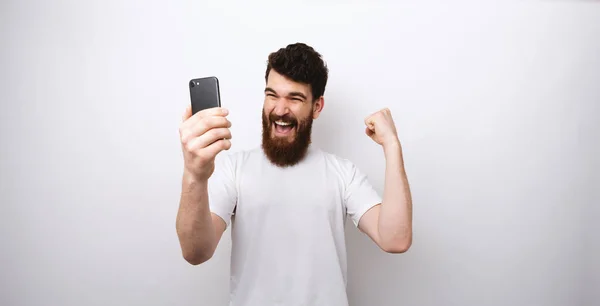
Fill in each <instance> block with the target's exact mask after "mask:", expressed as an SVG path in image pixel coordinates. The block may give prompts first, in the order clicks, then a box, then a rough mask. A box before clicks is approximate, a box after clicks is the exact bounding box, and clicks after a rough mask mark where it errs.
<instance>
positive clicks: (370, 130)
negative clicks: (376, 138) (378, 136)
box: [365, 127, 375, 137]
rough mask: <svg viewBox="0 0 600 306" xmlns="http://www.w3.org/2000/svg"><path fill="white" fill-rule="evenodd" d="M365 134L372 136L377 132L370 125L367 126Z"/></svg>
mask: <svg viewBox="0 0 600 306" xmlns="http://www.w3.org/2000/svg"><path fill="white" fill-rule="evenodd" d="M365 134H367V136H369V137H371V136H373V134H375V132H374V131H373V130H372V129H370V128H369V127H366V128H365Z"/></svg>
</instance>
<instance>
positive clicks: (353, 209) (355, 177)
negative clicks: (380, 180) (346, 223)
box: [344, 162, 382, 226]
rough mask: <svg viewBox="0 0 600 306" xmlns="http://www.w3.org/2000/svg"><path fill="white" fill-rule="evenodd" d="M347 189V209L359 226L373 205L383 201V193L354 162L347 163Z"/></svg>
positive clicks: (345, 197)
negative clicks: (361, 219)
mask: <svg viewBox="0 0 600 306" xmlns="http://www.w3.org/2000/svg"><path fill="white" fill-rule="evenodd" d="M345 173H346V176H347V177H346V190H345V194H344V200H345V202H346V211H347V214H348V216H350V218H352V222H353V223H354V225H355V226H358V222H359V221H360V218H361V217H362V216H363V215H364V213H366V212H367V211H368V210H369V209H371V208H372V207H373V206H375V205H377V204H380V203H381V200H382V198H381V195H379V193H378V192H377V191H376V190H375V188H373V186H372V185H371V182H369V179H368V177H367V176H366V175H365V174H364V173H363V172H362V171H361V170H360V169H358V168H357V167H356V166H355V165H354V164H352V163H350V162H347V164H346V171H345Z"/></svg>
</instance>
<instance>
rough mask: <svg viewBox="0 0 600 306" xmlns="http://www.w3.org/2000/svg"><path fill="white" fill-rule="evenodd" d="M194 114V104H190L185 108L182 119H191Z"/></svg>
mask: <svg viewBox="0 0 600 306" xmlns="http://www.w3.org/2000/svg"><path fill="white" fill-rule="evenodd" d="M191 116H192V106H191V105H188V106H186V108H185V111H184V112H183V115H182V116H181V121H182V122H183V121H186V120H187V119H189V118H190V117H191Z"/></svg>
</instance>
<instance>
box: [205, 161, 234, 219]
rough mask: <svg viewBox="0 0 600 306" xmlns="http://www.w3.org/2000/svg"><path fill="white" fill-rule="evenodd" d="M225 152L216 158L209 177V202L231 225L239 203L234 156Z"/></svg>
mask: <svg viewBox="0 0 600 306" xmlns="http://www.w3.org/2000/svg"><path fill="white" fill-rule="evenodd" d="M223 153H225V152H222V153H221V154H218V155H217V157H216V158H215V170H214V172H213V174H212V175H211V177H210V178H209V179H208V204H209V208H210V211H211V212H212V213H214V214H216V215H217V216H219V217H221V219H223V220H224V221H225V224H227V227H229V224H230V222H231V217H232V216H233V214H234V211H235V206H236V203H237V186H236V183H235V165H234V162H233V160H232V158H233V157H232V156H231V155H226V154H223Z"/></svg>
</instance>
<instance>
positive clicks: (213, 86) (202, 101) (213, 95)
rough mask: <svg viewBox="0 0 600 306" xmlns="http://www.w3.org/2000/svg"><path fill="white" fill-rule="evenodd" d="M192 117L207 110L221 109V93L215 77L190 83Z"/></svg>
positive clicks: (194, 80)
mask: <svg viewBox="0 0 600 306" xmlns="http://www.w3.org/2000/svg"><path fill="white" fill-rule="evenodd" d="M189 86H190V99H191V100H192V115H193V114H195V113H197V112H199V111H201V110H203V109H207V108H213V107H221V93H220V90H219V79H217V77H214V76H211V77H204V78H197V79H193V80H191V81H190V84H189Z"/></svg>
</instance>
